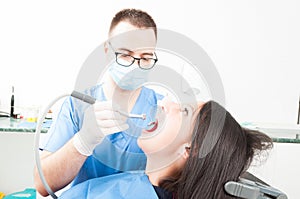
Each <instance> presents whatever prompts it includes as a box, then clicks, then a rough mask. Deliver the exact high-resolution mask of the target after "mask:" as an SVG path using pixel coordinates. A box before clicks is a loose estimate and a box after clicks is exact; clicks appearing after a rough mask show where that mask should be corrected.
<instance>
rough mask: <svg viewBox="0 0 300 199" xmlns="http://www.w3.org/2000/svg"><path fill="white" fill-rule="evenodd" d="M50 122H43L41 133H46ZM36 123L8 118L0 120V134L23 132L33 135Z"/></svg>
mask: <svg viewBox="0 0 300 199" xmlns="http://www.w3.org/2000/svg"><path fill="white" fill-rule="evenodd" d="M51 123H52V120H45V122H44V123H43V127H42V130H41V132H42V133H46V132H47V131H48V129H49V128H50V125H51ZM36 126H37V123H36V122H28V121H26V120H25V119H14V118H9V117H1V118H0V132H23V133H26V132H28V133H35V129H36Z"/></svg>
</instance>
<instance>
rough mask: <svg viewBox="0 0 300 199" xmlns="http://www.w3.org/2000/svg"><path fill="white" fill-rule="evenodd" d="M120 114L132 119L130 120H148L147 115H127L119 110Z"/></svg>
mask: <svg viewBox="0 0 300 199" xmlns="http://www.w3.org/2000/svg"><path fill="white" fill-rule="evenodd" d="M117 112H118V113H120V114H121V115H124V116H126V117H130V118H140V119H142V120H145V119H146V114H133V113H126V112H123V111H120V110H117Z"/></svg>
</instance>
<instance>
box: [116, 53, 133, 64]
mask: <svg viewBox="0 0 300 199" xmlns="http://www.w3.org/2000/svg"><path fill="white" fill-rule="evenodd" d="M116 58H117V63H118V64H120V65H122V66H130V65H131V64H132V63H133V62H134V58H133V57H132V56H130V55H126V54H116Z"/></svg>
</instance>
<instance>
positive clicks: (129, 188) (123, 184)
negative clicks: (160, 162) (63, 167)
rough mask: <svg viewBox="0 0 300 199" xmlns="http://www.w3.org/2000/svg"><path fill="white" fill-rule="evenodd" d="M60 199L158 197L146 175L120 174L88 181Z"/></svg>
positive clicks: (150, 198)
mask: <svg viewBox="0 0 300 199" xmlns="http://www.w3.org/2000/svg"><path fill="white" fill-rule="evenodd" d="M59 198H60V199H69V198H84V199H97V198H99V199H100V198H101V199H102V198H105V199H116V198H126V199H136V198H147V199H158V196H157V194H156V192H155V189H154V188H153V186H152V184H151V182H150V181H149V179H148V176H147V175H145V174H144V173H120V174H115V175H110V176H106V177H101V178H94V179H90V180H87V181H85V182H83V183H80V184H78V185H76V186H74V187H71V188H70V189H68V190H66V191H65V192H63V193H62V194H61V195H60V196H59Z"/></svg>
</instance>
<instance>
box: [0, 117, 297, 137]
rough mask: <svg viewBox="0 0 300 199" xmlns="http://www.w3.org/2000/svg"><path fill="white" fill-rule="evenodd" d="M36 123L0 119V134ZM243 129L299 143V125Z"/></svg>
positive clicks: (28, 129)
mask: <svg viewBox="0 0 300 199" xmlns="http://www.w3.org/2000/svg"><path fill="white" fill-rule="evenodd" d="M51 124H52V120H45V122H44V123H43V128H42V130H41V133H46V132H47V131H48V129H49V128H50V126H51ZM36 125H37V123H36V122H28V121H26V120H25V119H14V118H9V117H1V118H0V132H23V133H26V132H28V133H35V129H36ZM241 125H242V126H243V127H246V128H250V129H255V130H259V131H261V132H263V133H266V134H267V135H269V136H270V137H271V138H272V139H273V142H278V143H300V125H280V124H266V123H253V122H252V123H242V124H241Z"/></svg>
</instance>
